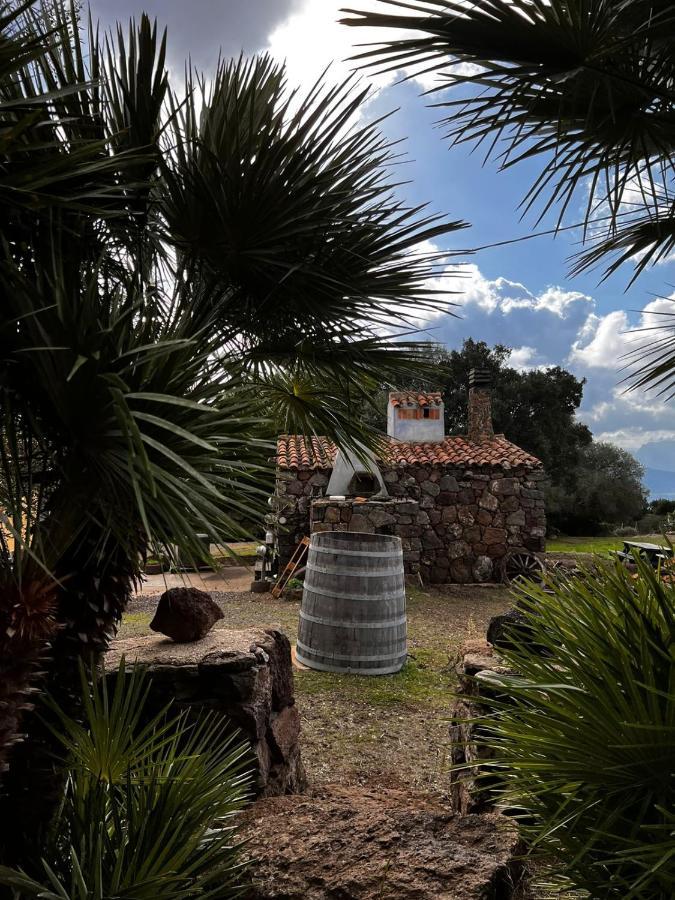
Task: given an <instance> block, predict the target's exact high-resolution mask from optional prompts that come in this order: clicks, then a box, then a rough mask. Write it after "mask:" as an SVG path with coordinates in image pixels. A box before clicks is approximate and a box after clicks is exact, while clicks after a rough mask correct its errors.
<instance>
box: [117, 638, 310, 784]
mask: <svg viewBox="0 0 675 900" xmlns="http://www.w3.org/2000/svg"><path fill="white" fill-rule="evenodd" d="M122 656H124V658H125V659H126V661H127V664H128V665H129V666H131V665H132V664H135V663H138V664H140V665H142V666H144V667H146V669H147V673H148V677H149V682H150V684H149V694H148V699H147V702H146V710H145V715H146V717H148V718H149V717H151V716H152V715H154V714H156V713H158V712H160V711H161V710H163V709H165V708H166V706H167V705H168V704H169V703H171V704H173V707H174V711H176V712H178V711H185V712H186V713H187V715H188V717H189V718H190V719H192V718H193V717H194V718H195V720H197V719H199V718H200V717H201V715H202V714H203V713H204V712H206V711H209V712H210V713H212V714H215V715H217V716H221V717H223V718H224V719H226V720H228V721H229V723H230V724H231V725H232V726H237V727H238V728H240V729H241V731H242V736H243V737H244V738H245V739H247V740H248V742H249V743H250V745H251V750H252V755H251V761H252V763H253V766H254V768H255V770H256V776H257V777H256V781H255V790H256V792H257V793H258V794H262V795H264V796H274V795H276V794H288V793H291V792H294V791H302V790H303V789H304V788H305V786H306V777H305V771H304V767H303V764H302V758H301V755H300V717H299V715H298V711H297V709H296V708H295V697H294V693H293V669H292V664H291V645H290V643H289V641H288V638H287V637H286V635H285V634H283V633H282V632H281V631H279V630H278V629H276V628H268V629H265V630H261V629H246V630H242V631H239V630H230V629H227V628H221V627H218V628H214V629H213V631H211V632H209V634H207V635H206V637H205V638H204V639H203V640H202V641H199V642H198V643H195V642H193V643H180V644H177V643H174V642H172V641H167V640H166V639H163V638H160V637H159V636H157V635H147V636H142V637H136V638H126V639H122V640H116V641H113V643H112V645H111V648H110V650H109V651H108V653H107V654H106V659H105V668H106V672H107V677H108V678H109V679H110V680H111V690H112V685H113V684H114V680H115V678H116V677H117V670H118V667H119V663H120V659H121V657H122Z"/></svg>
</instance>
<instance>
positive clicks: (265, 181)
mask: <svg viewBox="0 0 675 900" xmlns="http://www.w3.org/2000/svg"><path fill="white" fill-rule="evenodd" d="M186 95H187V99H186V101H185V104H184V107H183V108H182V109H181V110H180V112H178V111H177V114H176V118H175V122H176V124H175V127H174V129H173V134H174V138H173V142H174V146H175V147H176V148H179V149H177V150H174V152H173V153H172V158H171V161H170V163H169V166H168V171H167V172H166V175H165V181H166V194H165V199H164V207H163V212H164V215H165V216H166V220H167V227H168V231H169V232H170V234H171V235H172V239H173V241H174V243H175V246H176V249H177V252H178V253H179V256H180V259H181V262H182V265H183V266H184V267H185V268H186V269H187V270H190V271H192V269H193V267H194V264H195V262H196V261H197V262H198V263H199V265H200V267H201V270H202V277H203V278H205V279H207V280H208V281H210V283H211V284H212V285H214V286H219V287H220V291H219V293H220V295H219V296H218V297H217V299H215V298H214V293H215V292H214V291H213V290H212V291H211V292H210V298H209V299H210V302H218V303H219V305H220V310H221V323H222V328H223V330H224V331H225V333H226V334H231V333H236V334H243V335H245V336H248V337H249V338H250V339H251V340H252V341H254V342H256V341H260V340H261V339H262V340H265V338H268V337H270V336H275V337H276V336H279V337H280V338H281V339H282V340H284V339H286V338H287V336H291V335H296V336H299V335H303V334H307V335H310V334H312V333H315V334H320V333H322V332H325V331H326V330H328V331H330V329H332V328H335V329H338V330H339V329H340V328H341V327H343V326H344V325H345V323H349V324H351V323H353V322H359V321H361V322H367V323H376V322H380V323H383V322H387V323H389V324H391V323H392V321H399V322H401V321H404V320H405V315H406V313H408V314H410V313H412V312H418V313H419V312H420V311H423V310H425V309H426V310H438V308H439V307H443V308H445V309H446V310H449V304H448V302H447V298H439V297H438V296H436V295H435V293H434V291H433V289H432V288H431V287H430V280H431V278H432V276H434V275H436V274H437V273H439V272H440V270H441V269H442V266H441V265H440V260H439V258H438V254H435V253H433V252H431V253H425V252H418V253H415V251H419V247H420V245H422V244H423V242H425V241H430V240H433V239H434V238H437V237H438V236H440V235H445V234H448V233H451V232H453V231H455V230H456V229H458V228H460V227H462V223H459V222H448V221H446V220H444V219H442V217H440V216H434V215H428V214H425V213H424V212H423V211H422V210H415V209H408V208H406V207H405V206H404V205H403V204H402V203H401V202H400V201H398V200H396V199H395V198H394V197H393V196H392V192H393V189H394V184H393V182H392V181H391V180H390V178H389V177H388V175H387V170H388V168H389V167H390V166H391V165H392V164H393V163H394V161H395V155H394V150H393V147H392V146H391V145H390V144H389V143H388V142H387V141H386V140H385V139H384V138H383V137H382V136H381V135H380V133H379V130H378V127H377V124H363V123H361V122H359V121H357V116H358V112H359V110H360V109H361V107H362V106H363V104H364V103H365V101H366V99H367V96H368V92H367V90H366V89H363V88H361V87H359V86H358V84H357V83H356V81H355V79H349V80H348V81H347V82H346V83H345V84H342V85H336V86H331V85H329V84H328V83H327V81H325V80H323V79H322V80H320V81H319V82H318V83H317V84H316V85H314V86H313V87H312V88H311V89H310V90H309V91H307V92H306V94H304V95H300V94H299V93H297V92H291V91H289V90H288V89H287V88H286V86H285V83H284V73H283V68H282V67H281V66H279V65H278V64H276V63H274V62H272V60H271V59H270V58H268V57H265V56H263V57H259V58H257V59H255V60H252V61H244V60H239V61H238V62H230V63H223V64H221V66H220V68H219V70H218V72H217V73H216V77H215V79H214V80H213V83H212V85H211V87H210V89H209V91H206V90H205V89H204V87H203V85H202V86H201V88H199V86H195V83H194V80H190V81H189V82H188V84H187V86H186ZM174 103H175V107H176V108H177V106H178V104H177V101H174ZM198 108H200V110H201V111H200V112H199V113H198V111H197V110H198Z"/></svg>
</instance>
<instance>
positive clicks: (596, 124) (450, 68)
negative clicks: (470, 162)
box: [343, 0, 675, 229]
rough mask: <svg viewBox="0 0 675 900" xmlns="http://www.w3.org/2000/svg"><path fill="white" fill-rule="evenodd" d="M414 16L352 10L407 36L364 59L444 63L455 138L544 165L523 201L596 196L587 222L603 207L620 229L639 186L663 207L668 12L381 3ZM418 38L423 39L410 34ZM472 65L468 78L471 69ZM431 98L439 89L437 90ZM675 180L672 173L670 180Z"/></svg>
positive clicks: (522, 0) (366, 22)
mask: <svg viewBox="0 0 675 900" xmlns="http://www.w3.org/2000/svg"><path fill="white" fill-rule="evenodd" d="M380 2H381V3H382V4H383V5H386V6H389V7H396V8H398V9H405V10H406V14H405V15H392V14H387V13H384V12H360V11H358V10H345V12H348V13H351V17H349V18H345V19H344V20H343V21H344V22H345V24H347V25H353V26H368V27H373V26H376V27H377V26H379V27H386V28H389V29H404V30H405V31H406V32H407V34H406V35H405V36H402V37H401V38H400V39H398V40H388V41H383V42H382V43H381V44H380V45H378V46H376V47H374V48H371V49H368V50H365V51H363V52H362V53H360V54H359V55H358V56H357V57H356V58H357V60H359V61H361V63H362V64H363V65H385V66H388V67H390V68H393V69H400V68H403V67H408V66H412V67H414V66H415V65H419V64H420V63H424V64H425V65H428V64H429V62H430V61H433V62H435V63H436V64H437V66H438V71H439V85H438V88H437V90H442V89H444V88H448V87H454V86H456V85H463V86H465V87H466V88H467V91H466V93H465V95H464V96H463V97H461V98H457V99H455V98H450V99H445V97H444V98H442V99H439V100H438V101H437V102H436V103H434V106H436V107H438V108H440V109H444V108H447V109H449V110H450V113H449V114H448V115H447V116H446V117H445V118H444V119H443V120H442V121H443V123H444V124H445V125H446V126H447V129H448V132H447V133H448V136H449V137H450V139H451V140H452V141H453V142H456V143H457V142H464V141H468V142H471V143H473V144H475V145H476V146H484V147H485V149H486V153H487V155H488V156H490V155H492V156H496V157H497V158H498V159H499V161H500V164H501V166H502V167H508V166H511V165H515V164H516V163H518V162H521V161H523V160H526V159H533V158H536V157H541V158H542V159H543V169H542V172H541V174H540V176H539V177H538V178H537V180H536V181H535V183H534V184H533V186H532V188H531V190H530V191H529V193H528V194H527V196H526V197H525V200H524V206H525V208H526V209H529V208H530V207H531V206H532V205H533V204H535V203H536V202H538V201H540V200H541V205H542V208H541V213H540V216H543V215H545V214H546V213H548V212H551V211H553V210H555V215H556V220H557V223H558V225H560V224H561V223H562V221H563V218H564V216H565V213H566V211H567V210H568V208H569V207H570V203H571V202H572V199H573V197H574V196H575V195H576V194H577V193H578V192H579V191H582V192H583V191H588V185H589V184H590V185H591V191H590V195H589V197H588V201H587V203H588V206H587V215H590V210H591V208H592V205H593V204H595V203H597V202H598V201H599V200H602V201H603V202H604V203H605V204H606V205H607V208H608V209H609V211H610V216H609V218H610V226H609V227H610V229H611V227H612V226H613V224H614V222H615V219H616V217H617V216H618V215H619V214H620V211H621V204H622V201H623V198H624V196H625V194H626V192H627V191H628V190H629V189H630V187H631V185H632V184H633V183H634V182H636V181H639V182H640V183H642V184H643V185H644V191H645V199H646V202H648V203H651V204H652V205H656V203H657V193H658V190H657V185H658V183H659V181H660V178H659V177H658V176H659V175H660V174H661V173H662V171H663V168H665V169H666V172H667V173H668V172H672V165H673V150H674V148H675V91H674V90H673V75H674V69H673V65H674V64H673V56H672V52H671V47H672V40H673V37H674V36H675V12H674V11H673V8H672V6H671V5H669V4H665V3H664V4H659V3H651V2H646V0H630V2H618V3H617V2H608V0H591V2H587V0H583V2H582V0H574V2H568V0H513V2H504V0H477V2H475V3H472V4H464V3H459V2H454V0H429V2H426V0H411V2H402V0H380ZM411 32H412V34H413V36H412V37H411V36H409V35H410V33H411ZM467 65H468V67H469V68H468V70H467ZM432 93H433V92H432ZM668 177H672V175H669V176H668Z"/></svg>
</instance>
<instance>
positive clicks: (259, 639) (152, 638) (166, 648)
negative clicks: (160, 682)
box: [105, 628, 270, 670]
mask: <svg viewBox="0 0 675 900" xmlns="http://www.w3.org/2000/svg"><path fill="white" fill-rule="evenodd" d="M269 640H270V638H269V635H268V634H267V632H265V631H263V630H262V629H258V628H255V629H254V628H250V629H245V630H243V631H235V630H233V629H230V628H214V629H213V630H212V631H210V632H209V633H208V634H207V635H206V637H204V638H202V639H201V640H200V641H195V642H193V643H190V644H176V643H175V642H174V641H172V640H170V639H169V638H165V637H163V636H161V635H147V636H146V635H142V636H140V637H133V638H124V639H123V640H117V641H114V642H113V644H112V646H111V648H110V650H109V651H108V652H107V653H106V657H105V667H106V669H108V670H111V669H116V668H117V667H118V666H119V663H120V659H121V657H122V656H125V657H126V661H127V663H129V664H131V663H136V662H137V663H140V664H141V665H144V666H148V667H150V666H197V665H199V663H201V662H202V660H203V659H204V658H205V657H206V656H210V654H212V653H219V652H220V653H224V654H226V655H227V657H228V658H234V657H235V656H236V657H237V658H238V659H241V661H242V665H243V664H244V658H246V657H248V658H249V659H250V660H251V664H254V663H255V655H254V654H253V653H251V645H252V644H256V645H257V646H260V647H264V646H265V644H266V643H269Z"/></svg>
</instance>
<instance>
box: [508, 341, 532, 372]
mask: <svg viewBox="0 0 675 900" xmlns="http://www.w3.org/2000/svg"><path fill="white" fill-rule="evenodd" d="M536 356H537V351H536V350H535V348H534V347H525V346H523V347H514V348H513V350H511V353H510V355H509V358H508V365H509V366H512V367H513V368H514V369H518V371H519V372H526V371H528V369H534V368H536V364H535V363H534V359H535V357H536Z"/></svg>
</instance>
